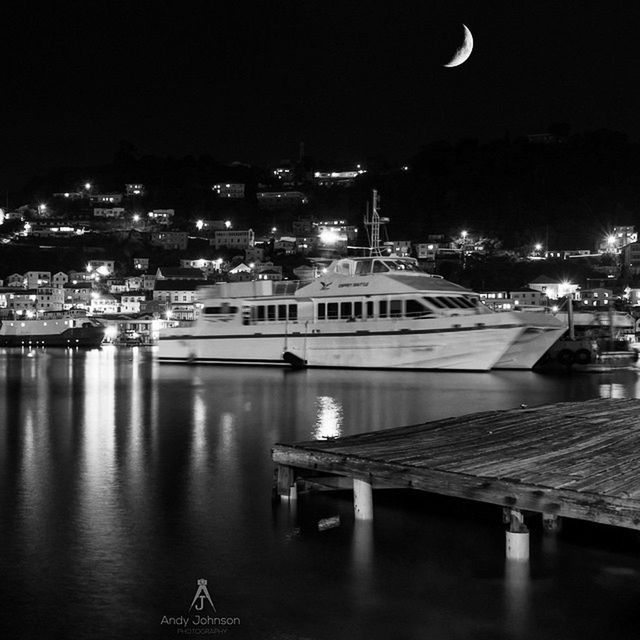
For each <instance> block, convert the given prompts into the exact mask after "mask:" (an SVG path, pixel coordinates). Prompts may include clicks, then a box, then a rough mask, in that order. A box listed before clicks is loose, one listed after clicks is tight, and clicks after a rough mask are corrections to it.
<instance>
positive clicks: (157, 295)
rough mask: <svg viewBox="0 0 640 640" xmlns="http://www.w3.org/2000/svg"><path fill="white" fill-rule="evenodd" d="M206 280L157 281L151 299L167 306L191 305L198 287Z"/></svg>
mask: <svg viewBox="0 0 640 640" xmlns="http://www.w3.org/2000/svg"><path fill="white" fill-rule="evenodd" d="M203 284H206V280H157V281H156V286H155V289H154V290H153V299H154V300H156V301H158V302H164V303H166V304H168V305H174V304H193V303H194V302H195V301H196V291H197V289H198V287H200V286H202V285H203Z"/></svg>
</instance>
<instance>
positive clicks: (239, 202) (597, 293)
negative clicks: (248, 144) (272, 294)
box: [0, 163, 640, 344]
mask: <svg viewBox="0 0 640 640" xmlns="http://www.w3.org/2000/svg"><path fill="white" fill-rule="evenodd" d="M398 171H400V172H409V171H410V168H409V167H408V166H403V167H400V168H399V169H398ZM366 174H367V171H366V169H365V168H364V167H362V166H361V165H359V164H356V165H355V166H353V167H352V168H350V169H349V170H336V171H315V172H307V173H306V175H305V174H302V175H301V173H300V171H299V170H298V169H296V167H295V166H293V165H291V164H286V163H283V165H282V166H279V167H275V168H273V169H271V170H270V176H271V180H270V181H269V183H268V184H265V183H262V184H261V183H258V184H257V185H251V184H248V183H243V182H216V183H212V184H211V185H210V196H211V198H212V199H213V200H212V202H213V203H214V205H215V206H213V207H212V211H213V212H214V213H213V214H212V215H210V216H208V217H205V216H201V217H197V218H195V217H194V216H193V215H190V216H185V215H176V209H175V208H173V207H172V206H170V205H171V203H170V202H168V203H166V204H162V206H157V204H156V206H153V208H151V205H152V204H154V203H157V198H150V197H149V196H150V193H149V191H150V190H149V188H148V186H147V185H146V184H144V183H141V182H130V183H125V184H122V185H121V188H120V189H118V190H108V191H107V190H100V189H99V188H98V186H97V185H95V184H94V183H92V182H89V181H87V182H85V183H83V184H75V188H74V189H72V185H69V188H70V190H69V191H59V192H53V193H51V194H49V197H47V198H42V200H41V201H38V202H32V203H29V204H24V205H21V206H18V207H14V208H10V207H6V208H4V209H0V237H1V242H2V245H0V257H1V258H3V259H2V262H1V264H2V267H3V270H4V272H3V273H1V274H0V275H1V281H0V315H1V316H2V317H5V318H7V317H11V318H14V319H19V318H21V317H26V318H33V317H39V316H41V315H43V314H48V313H56V312H61V311H69V310H74V309H76V310H82V311H84V312H86V313H87V314H89V315H93V316H97V317H99V318H100V319H101V320H102V321H103V322H104V323H105V324H106V325H107V327H108V331H107V339H110V340H114V341H121V342H125V343H135V344H147V343H153V342H154V341H155V339H156V338H157V334H158V331H159V329H160V328H161V327H162V326H164V325H166V324H167V323H170V322H175V321H181V320H191V319H193V318H194V316H195V314H196V313H197V298H196V291H197V289H198V288H199V287H201V286H202V285H204V284H207V283H213V282H220V281H243V280H283V279H285V280H287V279H297V280H311V279H313V278H315V277H317V276H318V274H320V273H321V271H322V269H323V268H324V267H325V266H326V265H328V264H329V262H330V261H331V260H332V259H334V258H336V257H340V256H345V255H366V254H367V253H368V251H369V248H370V246H371V239H370V238H369V235H368V229H367V227H366V225H363V224H362V222H363V220H362V219H361V220H355V219H351V220H347V219H346V218H345V219H341V218H338V217H333V218H331V219H323V218H322V217H321V216H320V215H318V212H317V209H316V210H315V213H314V210H313V209H312V208H310V207H309V206H308V205H309V202H310V200H313V199H314V198H315V197H317V194H318V193H323V192H324V193H325V194H327V193H328V194H331V196H332V197H334V198H335V197H336V195H337V197H338V198H344V196H345V194H349V193H350V192H352V191H353V189H354V185H356V186H357V184H358V182H359V181H362V179H363V178H366ZM71 189H72V190H71ZM248 200H249V201H251V202H252V203H253V206H254V207H255V208H256V210H257V211H258V212H260V213H261V214H262V218H261V221H260V223H259V224H257V225H255V226H256V227H257V228H255V229H254V228H252V227H250V226H249V224H247V219H248V218H247V216H246V215H242V211H243V207H246V203H247V201H248ZM220 213H224V214H226V215H225V216H224V217H221V216H219V214H220ZM216 214H218V216H219V217H217V216H216ZM363 218H364V217H363ZM254 221H255V219H254ZM382 222H383V229H384V230H386V229H385V225H384V223H385V222H388V220H387V219H386V218H382ZM243 223H244V224H243ZM271 224H273V226H271ZM380 249H381V251H382V252H383V253H385V254H389V255H397V256H410V257H413V258H415V259H417V261H418V263H419V265H420V267H421V268H422V269H423V270H424V271H426V272H428V273H433V274H441V275H444V276H445V277H448V278H451V279H453V280H455V281H459V282H461V283H462V284H467V285H468V283H467V282H466V280H468V278H467V277H466V276H468V275H469V274H471V273H472V271H473V270H474V269H476V270H477V269H478V266H479V265H480V266H484V268H486V269H491V263H492V261H496V260H497V261H502V263H504V262H505V261H507V262H508V263H509V264H511V265H514V266H518V265H519V267H520V268H522V281H521V284H520V286H518V287H507V286H505V287H500V288H487V287H476V288H477V289H479V291H478V292H479V294H480V297H481V298H482V299H483V300H484V301H485V303H486V304H487V305H488V306H490V307H491V308H493V309H495V310H514V309H515V310H517V309H527V308H540V307H547V308H549V309H550V310H552V311H553V310H554V309H557V308H558V306H559V305H560V304H561V303H562V301H563V300H564V299H565V298H567V297H568V296H571V297H572V299H573V300H574V301H576V304H577V305H578V306H580V307H583V308H589V309H591V310H593V309H595V310H602V309H607V308H609V307H610V306H614V305H615V308H617V309H619V310H621V309H624V310H627V311H633V310H634V309H633V307H634V306H637V305H639V304H640V287H638V288H634V287H633V286H630V284H631V283H632V282H633V276H634V275H636V274H637V273H638V272H640V243H639V242H638V236H637V232H636V230H635V227H634V226H628V225H627V226H613V227H612V228H611V229H610V230H609V232H608V233H607V234H606V236H605V237H603V238H602V239H601V240H600V242H599V243H598V244H597V246H594V247H585V248H582V249H549V248H548V247H547V246H545V243H544V242H542V241H541V242H536V243H534V244H533V245H531V246H528V247H525V248H524V249H523V248H522V247H520V248H518V249H512V250H509V249H506V248H503V247H502V243H501V239H499V238H491V237H486V236H484V235H482V233H478V232H474V231H471V230H465V229H460V230H459V231H458V232H457V234H455V235H454V234H451V235H446V234H444V233H428V234H425V235H424V236H423V237H418V238H407V237H403V238H394V237H389V235H388V234H386V237H381V239H380ZM12 256H14V257H15V256H20V261H21V262H20V264H21V266H22V268H20V269H12V268H11V266H12V265H11V264H10V261H11V259H12V258H11V257H12ZM15 261H16V260H14V262H15ZM61 264H64V265H65V267H64V268H59V269H56V268H55V265H61ZM559 267H560V270H561V271H563V272H566V273H572V272H573V273H576V274H579V275H578V277H575V276H574V277H564V278H562V277H557V276H556V275H555V274H556V273H558V271H559ZM549 274H551V275H549ZM527 276H529V277H527ZM483 281H484V280H483ZM493 281H494V282H495V278H493Z"/></svg>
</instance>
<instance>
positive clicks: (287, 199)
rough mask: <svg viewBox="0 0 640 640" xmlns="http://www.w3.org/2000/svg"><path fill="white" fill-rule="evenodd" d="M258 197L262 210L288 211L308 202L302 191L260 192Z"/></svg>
mask: <svg viewBox="0 0 640 640" xmlns="http://www.w3.org/2000/svg"><path fill="white" fill-rule="evenodd" d="M256 197H257V199H258V207H260V208H261V209H286V208H290V207H298V206H302V205H304V204H306V203H307V202H308V199H307V196H306V195H305V194H304V193H302V192H301V191H258V193H257V194H256Z"/></svg>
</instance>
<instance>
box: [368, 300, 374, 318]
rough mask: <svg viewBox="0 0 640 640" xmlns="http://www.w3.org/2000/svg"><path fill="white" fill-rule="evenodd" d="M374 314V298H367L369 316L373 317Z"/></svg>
mask: <svg viewBox="0 0 640 640" xmlns="http://www.w3.org/2000/svg"><path fill="white" fill-rule="evenodd" d="M374 316H375V313H374V311H373V300H367V318H373V317H374Z"/></svg>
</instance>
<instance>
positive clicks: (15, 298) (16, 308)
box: [6, 289, 38, 316]
mask: <svg viewBox="0 0 640 640" xmlns="http://www.w3.org/2000/svg"><path fill="white" fill-rule="evenodd" d="M37 302H38V290H37V289H17V290H15V291H10V292H9V293H8V295H6V304H7V307H6V308H7V309H9V310H10V311H13V313H14V314H16V315H23V314H24V315H28V316H33V315H35V312H36V309H37Z"/></svg>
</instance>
